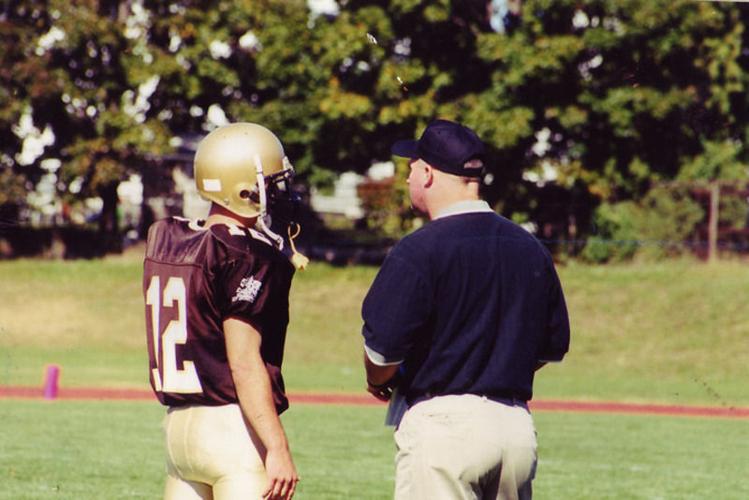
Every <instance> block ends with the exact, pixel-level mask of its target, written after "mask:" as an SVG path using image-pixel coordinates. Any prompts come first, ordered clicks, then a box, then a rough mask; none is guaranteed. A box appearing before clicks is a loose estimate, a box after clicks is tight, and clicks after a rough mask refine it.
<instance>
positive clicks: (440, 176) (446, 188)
mask: <svg viewBox="0 0 749 500" xmlns="http://www.w3.org/2000/svg"><path fill="white" fill-rule="evenodd" d="M479 183H480V180H479V179H477V178H471V177H459V176H457V175H452V174H448V173H445V172H442V171H440V170H437V169H432V182H431V184H430V185H429V187H428V188H427V189H426V190H425V200H424V201H425V204H426V209H427V215H428V216H429V220H432V219H434V218H435V217H436V216H437V215H438V214H439V213H440V212H441V211H443V210H444V209H446V208H447V207H449V206H451V205H454V204H456V203H458V202H461V201H477V200H480V199H481V198H480V196H479Z"/></svg>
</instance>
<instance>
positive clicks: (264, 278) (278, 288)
mask: <svg viewBox="0 0 749 500" xmlns="http://www.w3.org/2000/svg"><path fill="white" fill-rule="evenodd" d="M293 275H294V267H293V266H292V265H291V263H290V262H289V260H288V258H287V257H286V256H285V255H284V254H283V253H282V252H280V251H279V250H278V249H277V248H276V247H274V246H273V245H272V244H271V243H270V241H268V239H267V238H266V237H265V236H264V235H262V234H261V233H259V232H257V231H255V230H252V229H248V228H244V227H240V226H228V225H223V224H218V225H214V226H211V227H210V228H208V229H205V228H203V227H201V226H200V225H198V223H197V222H195V221H188V220H185V219H181V218H170V219H164V220H161V221H158V222H156V223H154V224H153V225H152V226H151V228H150V229H149V231H148V242H147V249H146V257H145V262H144V270H143V294H144V297H145V301H146V333H147V337H148V355H149V366H150V379H151V386H152V387H153V390H154V392H155V393H156V396H157V397H158V398H159V401H161V403H162V404H164V405H167V406H184V405H193V404H197V405H207V406H216V405H224V404H229V403H236V402H237V393H236V389H235V387H234V381H233V379H232V376H231V370H230V367H229V362H228V359H227V355H226V343H225V340H224V332H223V327H222V325H223V322H224V320H226V319H228V318H236V319H239V320H242V321H245V322H247V323H250V324H252V325H253V326H254V327H255V328H256V329H257V330H258V331H259V332H260V334H261V335H262V344H261V355H262V358H263V360H264V361H265V365H266V368H267V369H268V373H269V375H270V379H271V386H272V388H273V399H274V402H275V405H276V409H277V411H278V412H279V413H281V412H282V411H283V410H285V409H286V408H288V400H287V398H286V395H285V394H284V383H283V378H282V377H281V362H282V359H283V350H284V342H285V339H286V327H287V325H288V322H289V301H288V295H289V288H290V286H291V279H292V277H293Z"/></svg>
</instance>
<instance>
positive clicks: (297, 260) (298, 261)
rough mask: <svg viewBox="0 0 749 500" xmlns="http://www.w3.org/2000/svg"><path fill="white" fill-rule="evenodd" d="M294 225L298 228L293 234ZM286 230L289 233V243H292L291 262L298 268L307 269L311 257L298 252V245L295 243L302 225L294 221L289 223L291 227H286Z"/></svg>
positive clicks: (300, 269)
mask: <svg viewBox="0 0 749 500" xmlns="http://www.w3.org/2000/svg"><path fill="white" fill-rule="evenodd" d="M292 225H293V226H294V227H295V228H296V231H295V232H294V234H291V226H292ZM286 231H287V232H288V234H289V245H291V252H292V253H291V263H292V264H294V267H295V268H296V269H297V270H299V271H304V270H305V269H307V265H308V264H309V258H308V257H307V256H306V255H303V254H301V253H300V252H298V251H297V249H296V245H294V239H295V238H296V237H297V236H299V233H301V232H302V226H300V225H299V224H297V223H296V222H292V223H291V224H289V227H287V228H286Z"/></svg>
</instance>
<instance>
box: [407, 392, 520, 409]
mask: <svg viewBox="0 0 749 500" xmlns="http://www.w3.org/2000/svg"><path fill="white" fill-rule="evenodd" d="M468 394H470V395H472V396H479V397H481V398H486V399H488V400H489V401H494V402H495V403H500V404H503V405H507V406H522V407H523V408H525V409H528V401H527V400H525V399H523V398H516V397H513V396H509V397H507V396H491V395H489V394H472V393H466V394H432V393H430V392H428V393H426V394H422V395H421V396H416V397H415V398H414V399H413V400H410V401H409V403H408V406H409V407H410V406H413V405H415V404H416V403H421V402H422V401H427V400H429V399H432V398H436V397H439V396H465V395H468Z"/></svg>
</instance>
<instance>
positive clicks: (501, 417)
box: [362, 120, 570, 500]
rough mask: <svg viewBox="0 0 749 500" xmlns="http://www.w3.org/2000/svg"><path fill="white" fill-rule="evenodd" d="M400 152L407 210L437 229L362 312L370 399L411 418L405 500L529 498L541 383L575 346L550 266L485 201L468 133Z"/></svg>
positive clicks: (404, 248) (443, 130)
mask: <svg viewBox="0 0 749 500" xmlns="http://www.w3.org/2000/svg"><path fill="white" fill-rule="evenodd" d="M391 152H392V153H393V154H394V155H396V156H401V157H406V158H409V159H410V161H409V166H410V173H409V176H408V181H407V182H408V188H409V194H410V198H411V204H412V205H413V207H414V208H415V209H416V210H418V211H420V212H422V213H424V214H426V216H428V218H429V220H430V221H429V223H427V224H425V225H424V226H423V227H422V228H420V229H418V230H417V231H415V232H413V233H412V234H410V235H408V236H406V237H405V238H403V239H402V240H401V241H400V242H399V243H398V244H397V245H395V247H394V248H393V249H392V250H391V251H390V253H389V254H388V256H387V258H386V259H385V262H384V263H383V265H382V267H381V269H380V271H379V273H378V274H377V277H376V278H375V280H374V282H373V284H372V286H371V288H370V290H369V292H368V294H367V296H366V298H365V299H364V303H363V306H362V318H363V321H364V326H363V328H362V334H363V336H364V350H365V356H364V364H365V368H366V374H367V384H368V391H369V392H370V393H372V394H373V395H374V396H376V397H378V398H379V399H382V400H388V399H390V398H391V396H393V393H394V392H395V393H396V394H397V398H398V399H399V400H402V401H403V402H404V406H405V408H406V410H405V414H404V415H403V417H402V420H400V422H399V423H397V428H396V431H395V436H394V437H395V443H396V447H397V454H396V458H395V463H396V475H395V498H396V499H397V500H405V499H409V500H418V499H423V500H427V499H429V500H434V499H474V498H481V499H489V498H501V499H516V498H521V499H526V498H531V495H532V492H531V481H532V479H533V477H534V475H535V469H536V463H537V455H536V432H535V428H534V424H533V419H532V417H531V414H530V412H529V410H528V400H530V399H531V397H532V395H533V377H534V373H535V371H536V370H538V369H539V368H540V367H542V366H543V365H544V364H545V363H547V362H551V361H561V360H562V358H563V357H564V355H565V353H566V352H567V350H568V347H569V335H570V332H569V320H568V316H567V308H566V305H565V300H564V296H563V293H562V288H561V285H560V282H559V278H558V276H557V273H556V270H555V268H554V263H553V261H552V258H551V256H550V255H549V252H548V251H547V250H546V248H544V246H543V245H542V244H541V243H540V242H539V241H538V240H537V239H536V238H535V237H533V236H532V235H531V234H530V233H528V232H527V231H526V230H525V229H523V228H521V227H520V226H518V225H516V224H514V223H513V222H511V221H509V220H507V219H506V218H504V217H502V216H500V215H498V214H496V213H494V211H493V210H492V209H491V208H490V207H489V205H488V204H487V203H486V202H485V201H482V200H481V199H480V198H479V186H480V183H481V180H482V178H483V173H484V145H483V143H482V141H481V140H480V139H479V138H478V136H477V135H476V133H475V132H473V131H472V130H471V129H469V128H468V127H465V126H463V125H461V124H458V123H455V122H451V121H447V120H436V121H433V122H431V123H430V124H429V125H428V126H427V127H426V129H425V130H424V132H423V134H422V136H421V137H420V138H419V140H402V141H398V142H396V143H395V144H394V145H393V146H392V149H391ZM393 399H394V400H395V397H394V396H393ZM393 403H394V401H391V408H392V407H393Z"/></svg>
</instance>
